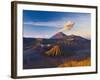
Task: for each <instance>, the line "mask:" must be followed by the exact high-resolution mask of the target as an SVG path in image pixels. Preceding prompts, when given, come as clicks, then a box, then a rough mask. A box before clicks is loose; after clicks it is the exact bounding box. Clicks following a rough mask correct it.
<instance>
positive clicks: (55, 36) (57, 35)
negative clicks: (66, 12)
mask: <svg viewBox="0 0 100 80" xmlns="http://www.w3.org/2000/svg"><path fill="white" fill-rule="evenodd" d="M66 37H67V35H66V34H64V33H62V32H58V33H56V34H55V35H54V36H52V37H51V39H63V38H66Z"/></svg>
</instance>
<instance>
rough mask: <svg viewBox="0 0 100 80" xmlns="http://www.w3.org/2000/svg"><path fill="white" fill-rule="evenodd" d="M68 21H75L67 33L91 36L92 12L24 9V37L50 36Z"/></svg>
mask: <svg viewBox="0 0 100 80" xmlns="http://www.w3.org/2000/svg"><path fill="white" fill-rule="evenodd" d="M68 21H72V22H74V23H75V25H74V27H73V28H72V29H71V30H69V31H64V32H63V33H65V34H66V35H78V36H82V37H85V38H88V39H90V38H91V14H90V13H75V12H51V11H33V10H23V31H24V34H23V36H24V37H32V38H50V37H52V36H53V35H54V34H56V33H57V31H59V30H60V29H61V28H63V26H64V24H65V23H66V22H68Z"/></svg>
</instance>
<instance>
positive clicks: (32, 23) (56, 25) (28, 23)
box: [24, 21, 63, 28]
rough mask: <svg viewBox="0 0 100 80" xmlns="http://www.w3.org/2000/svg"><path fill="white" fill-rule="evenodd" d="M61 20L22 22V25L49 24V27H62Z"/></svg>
mask: <svg viewBox="0 0 100 80" xmlns="http://www.w3.org/2000/svg"><path fill="white" fill-rule="evenodd" d="M62 24H63V23H62V22H61V21H55V22H54V21H49V22H32V21H30V22H24V25H30V26H49V27H56V28H61V27H62Z"/></svg>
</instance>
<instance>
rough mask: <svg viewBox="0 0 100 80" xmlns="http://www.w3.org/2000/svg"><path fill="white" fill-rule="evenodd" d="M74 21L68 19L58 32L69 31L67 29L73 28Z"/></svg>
mask: <svg viewBox="0 0 100 80" xmlns="http://www.w3.org/2000/svg"><path fill="white" fill-rule="evenodd" d="M74 24H75V23H74V22H72V21H68V22H67V23H65V24H64V27H63V28H61V29H60V30H59V31H58V32H63V31H67V30H71V29H72V28H73V26H74Z"/></svg>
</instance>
